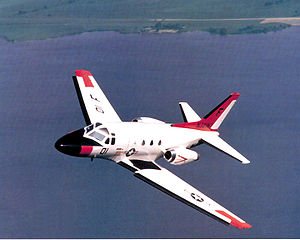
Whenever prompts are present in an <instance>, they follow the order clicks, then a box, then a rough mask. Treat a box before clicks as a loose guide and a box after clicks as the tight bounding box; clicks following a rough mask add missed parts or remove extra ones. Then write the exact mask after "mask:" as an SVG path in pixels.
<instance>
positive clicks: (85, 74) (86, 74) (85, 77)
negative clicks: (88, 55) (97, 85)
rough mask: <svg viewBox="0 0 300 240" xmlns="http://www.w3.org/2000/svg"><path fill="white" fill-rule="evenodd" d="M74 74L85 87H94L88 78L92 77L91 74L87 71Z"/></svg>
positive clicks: (78, 71)
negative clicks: (80, 79) (81, 80)
mask: <svg viewBox="0 0 300 240" xmlns="http://www.w3.org/2000/svg"><path fill="white" fill-rule="evenodd" d="M75 74H76V76H77V77H82V78H83V81H84V85H85V87H94V85H93V83H92V81H91V79H90V77H89V76H92V74H91V73H90V72H89V71H85V70H76V71H75Z"/></svg>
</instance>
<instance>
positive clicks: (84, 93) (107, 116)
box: [73, 70, 121, 125]
mask: <svg viewBox="0 0 300 240" xmlns="http://www.w3.org/2000/svg"><path fill="white" fill-rule="evenodd" d="M75 75H76V76H74V77H73V81H74V85H75V88H76V92H77V95H78V99H79V102H80V106H81V110H82V113H83V115H84V119H85V121H86V124H87V125H89V124H91V123H95V122H101V123H103V122H121V119H120V117H119V116H118V114H117V113H116V111H115V110H114V108H113V107H112V105H111V104H110V102H109V101H108V100H107V98H106V96H105V95H104V93H103V92H102V90H101V88H100V87H99V85H98V84H97V82H96V80H95V79H94V77H93V76H92V74H91V73H90V72H88V71H85V70H76V71H75Z"/></svg>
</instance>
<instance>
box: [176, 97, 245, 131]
mask: <svg viewBox="0 0 300 240" xmlns="http://www.w3.org/2000/svg"><path fill="white" fill-rule="evenodd" d="M239 96H240V94H239V93H231V94H230V95H229V97H227V98H226V99H225V100H224V101H223V102H221V103H220V104H219V105H218V106H216V107H215V108H214V109H213V110H211V111H210V112H209V113H208V114H207V115H206V116H205V117H204V118H202V119H201V120H198V121H197V120H196V119H197V118H196V115H195V114H196V113H195V112H194V110H192V111H191V110H190V109H191V108H188V107H186V109H187V111H184V113H186V112H189V113H190V114H191V115H190V116H192V117H191V119H194V120H196V121H193V122H191V121H189V119H187V117H186V116H187V115H184V117H185V120H187V121H186V122H185V123H176V124H172V127H182V128H192V129H199V130H203V131H217V130H218V128H219V127H220V125H221V123H222V122H223V120H224V119H225V117H226V116H227V114H228V113H229V111H230V109H231V108H232V107H233V105H234V103H235V102H236V100H237V99H238V97H239ZM197 116H198V115H197ZM198 117H199V116H198ZM199 118H200V117H199Z"/></svg>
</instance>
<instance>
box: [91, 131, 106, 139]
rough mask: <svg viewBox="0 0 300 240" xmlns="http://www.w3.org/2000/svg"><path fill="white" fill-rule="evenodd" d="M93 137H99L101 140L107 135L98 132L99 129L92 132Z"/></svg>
mask: <svg viewBox="0 0 300 240" xmlns="http://www.w3.org/2000/svg"><path fill="white" fill-rule="evenodd" d="M90 136H91V137H94V138H96V139H98V140H99V141H102V140H103V139H104V138H105V135H103V134H101V133H99V132H97V131H94V132H92V133H91V134H90Z"/></svg>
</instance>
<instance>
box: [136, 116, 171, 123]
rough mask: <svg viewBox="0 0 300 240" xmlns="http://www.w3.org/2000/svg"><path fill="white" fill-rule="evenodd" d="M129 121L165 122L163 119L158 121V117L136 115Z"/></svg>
mask: <svg viewBox="0 0 300 240" xmlns="http://www.w3.org/2000/svg"><path fill="white" fill-rule="evenodd" d="M131 122H139V123H159V124H162V123H165V122H163V121H160V120H158V119H155V118H151V117H137V118H135V119H133V120H132V121H131Z"/></svg>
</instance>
